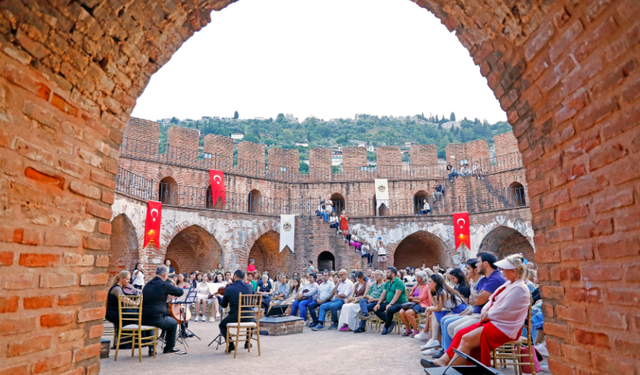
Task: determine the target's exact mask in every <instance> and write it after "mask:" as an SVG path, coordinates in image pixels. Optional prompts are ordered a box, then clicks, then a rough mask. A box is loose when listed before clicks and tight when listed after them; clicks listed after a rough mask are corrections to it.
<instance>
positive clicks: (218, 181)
mask: <svg viewBox="0 0 640 375" xmlns="http://www.w3.org/2000/svg"><path fill="white" fill-rule="evenodd" d="M209 179H210V180H211V198H212V199H213V201H212V202H213V204H212V205H213V206H215V204H216V203H218V198H222V204H224V198H225V189H224V172H222V171H216V170H213V169H209Z"/></svg>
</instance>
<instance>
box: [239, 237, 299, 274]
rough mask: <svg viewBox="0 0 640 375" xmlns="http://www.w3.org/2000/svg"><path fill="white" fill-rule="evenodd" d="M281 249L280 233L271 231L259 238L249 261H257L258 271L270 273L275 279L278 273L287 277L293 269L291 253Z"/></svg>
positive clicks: (252, 248)
mask: <svg viewBox="0 0 640 375" xmlns="http://www.w3.org/2000/svg"><path fill="white" fill-rule="evenodd" d="M279 249H280V233H278V232H276V231H274V230H270V231H268V232H266V233H265V234H263V235H262V236H260V237H258V239H257V240H256V241H255V242H254V243H253V246H252V247H251V250H250V251H249V259H253V260H254V261H255V265H256V270H258V271H260V272H263V271H269V275H271V276H272V277H273V275H275V274H276V273H278V272H284V273H286V274H287V275H288V274H289V270H290V268H291V260H292V259H291V251H290V250H288V249H287V248H285V249H284V250H282V252H280V251H279Z"/></svg>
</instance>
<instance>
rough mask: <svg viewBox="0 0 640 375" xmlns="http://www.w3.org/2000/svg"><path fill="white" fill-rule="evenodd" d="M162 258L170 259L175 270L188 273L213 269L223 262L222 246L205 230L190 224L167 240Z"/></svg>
mask: <svg viewBox="0 0 640 375" xmlns="http://www.w3.org/2000/svg"><path fill="white" fill-rule="evenodd" d="M166 249H167V250H166V253H165V255H164V259H169V260H171V266H172V267H173V268H174V269H175V271H176V272H181V273H189V272H192V271H195V270H198V271H200V272H205V271H210V270H214V269H215V268H216V266H217V265H218V263H223V267H224V257H223V254H222V248H221V246H220V244H219V243H218V241H217V240H216V238H215V237H214V236H213V235H211V233H209V232H208V231H207V230H205V229H204V228H202V227H199V226H197V225H191V226H189V227H187V228H185V229H183V230H181V231H180V232H178V233H177V234H176V235H175V236H174V237H173V238H172V239H171V241H170V242H169V244H168V245H167V248H166Z"/></svg>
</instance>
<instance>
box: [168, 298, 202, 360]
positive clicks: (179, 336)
mask: <svg viewBox="0 0 640 375" xmlns="http://www.w3.org/2000/svg"><path fill="white" fill-rule="evenodd" d="M183 296H184V298H183V297H182V296H181V297H179V298H178V299H176V300H175V301H173V302H171V304H174V305H183V307H184V308H188V307H187V305H190V304H192V303H195V302H196V297H197V296H198V290H197V289H195V288H189V289H188V290H187V292H186V293H184V294H183ZM180 320H182V321H185V320H186V316H185V315H184V310H183V309H182V308H181V309H180ZM185 323H186V322H185ZM185 323H181V324H180V329H178V332H177V333H176V341H178V342H179V343H181V344H182V345H183V346H184V352H181V353H178V354H187V347H188V346H189V344H187V338H189V337H191V336H188V335H187V333H189V334H191V335H193V336H194V337H196V338H197V339H198V340H201V338H200V337H198V335H196V334H195V333H193V332H192V331H191V330H190V329H189V328H187V327H185Z"/></svg>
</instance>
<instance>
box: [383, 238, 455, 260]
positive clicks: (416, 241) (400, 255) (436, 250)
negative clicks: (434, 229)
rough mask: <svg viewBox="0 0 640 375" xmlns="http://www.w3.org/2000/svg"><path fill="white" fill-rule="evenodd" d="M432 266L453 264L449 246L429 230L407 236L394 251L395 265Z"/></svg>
mask: <svg viewBox="0 0 640 375" xmlns="http://www.w3.org/2000/svg"><path fill="white" fill-rule="evenodd" d="M423 264H424V265H426V266H427V267H429V268H431V267H433V266H434V265H435V264H440V265H441V266H452V264H451V257H450V254H449V247H448V246H447V244H446V243H445V242H444V241H442V240H441V239H440V238H439V237H438V236H436V235H435V234H433V233H429V232H427V231H418V232H415V233H412V234H410V235H408V236H407V237H405V238H404V239H403V240H402V241H401V242H400V243H399V244H398V246H397V247H396V249H395V251H394V253H393V265H394V267H396V268H398V269H400V268H405V267H412V268H415V267H422V265H423Z"/></svg>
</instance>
